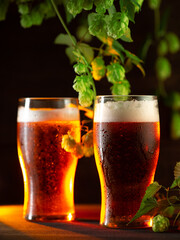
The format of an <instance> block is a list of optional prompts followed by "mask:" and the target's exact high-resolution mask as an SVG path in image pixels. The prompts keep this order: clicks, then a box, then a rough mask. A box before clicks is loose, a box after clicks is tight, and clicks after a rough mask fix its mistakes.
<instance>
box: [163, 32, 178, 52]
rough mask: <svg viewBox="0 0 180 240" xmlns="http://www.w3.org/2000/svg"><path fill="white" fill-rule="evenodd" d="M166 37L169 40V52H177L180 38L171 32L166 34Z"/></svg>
mask: <svg viewBox="0 0 180 240" xmlns="http://www.w3.org/2000/svg"><path fill="white" fill-rule="evenodd" d="M166 39H167V42H168V47H169V52H170V53H176V52H178V51H179V49H180V42H179V38H178V36H177V35H176V34H174V33H171V32H169V33H168V34H167V35H166Z"/></svg>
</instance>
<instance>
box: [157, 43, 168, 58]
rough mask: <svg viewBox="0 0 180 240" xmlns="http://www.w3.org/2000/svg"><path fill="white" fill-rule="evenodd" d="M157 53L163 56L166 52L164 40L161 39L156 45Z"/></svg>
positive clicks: (166, 46) (166, 44) (166, 45)
mask: <svg viewBox="0 0 180 240" xmlns="http://www.w3.org/2000/svg"><path fill="white" fill-rule="evenodd" d="M157 53H158V55H159V56H164V55H166V54H167V53H168V43H167V41H166V40H164V39H162V40H161V41H160V42H159V44H158V47H157Z"/></svg>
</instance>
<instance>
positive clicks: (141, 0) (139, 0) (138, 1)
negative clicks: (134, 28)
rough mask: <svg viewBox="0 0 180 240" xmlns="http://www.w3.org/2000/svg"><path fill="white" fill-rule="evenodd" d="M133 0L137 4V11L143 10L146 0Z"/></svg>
mask: <svg viewBox="0 0 180 240" xmlns="http://www.w3.org/2000/svg"><path fill="white" fill-rule="evenodd" d="M131 2H132V3H133V4H134V6H135V11H136V12H139V11H140V10H141V7H142V4H143V2H144V0H131Z"/></svg>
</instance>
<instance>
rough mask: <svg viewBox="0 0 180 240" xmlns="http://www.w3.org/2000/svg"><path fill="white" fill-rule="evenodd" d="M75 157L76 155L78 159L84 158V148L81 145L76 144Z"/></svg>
mask: <svg viewBox="0 0 180 240" xmlns="http://www.w3.org/2000/svg"><path fill="white" fill-rule="evenodd" d="M73 155H75V156H76V157H77V158H82V157H83V155H84V152H83V146H82V145H81V144H80V143H76V145H75V147H74V151H73Z"/></svg>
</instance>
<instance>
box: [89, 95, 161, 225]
mask: <svg viewBox="0 0 180 240" xmlns="http://www.w3.org/2000/svg"><path fill="white" fill-rule="evenodd" d="M159 141H160V125H159V112H158V102H157V98H156V97H155V96H98V97H97V98H96V101H95V110H94V150H95V160H96V165H97V169H98V173H99V178H100V184H101V215H100V224H102V225H104V226H106V227H111V228H126V227H127V224H128V222H129V221H130V220H131V218H132V217H133V216H134V215H135V214H136V212H137V211H138V209H139V207H140V203H141V200H142V198H143V196H144V194H145V191H146V188H147V187H148V186H149V184H150V183H152V181H153V179H154V174H155V169H156V165H157V161H158V156H159ZM149 223H150V217H149V216H143V217H141V218H139V219H137V220H136V221H134V222H132V223H131V224H130V225H128V226H129V227H146V226H149Z"/></svg>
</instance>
